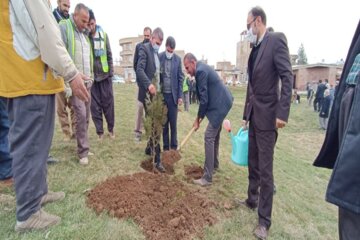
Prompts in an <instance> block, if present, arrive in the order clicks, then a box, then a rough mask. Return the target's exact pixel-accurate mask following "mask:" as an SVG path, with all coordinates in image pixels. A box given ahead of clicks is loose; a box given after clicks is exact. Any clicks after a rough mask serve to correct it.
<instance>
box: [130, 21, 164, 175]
mask: <svg viewBox="0 0 360 240" xmlns="http://www.w3.org/2000/svg"><path fill="white" fill-rule="evenodd" d="M163 38H164V34H163V31H162V30H161V28H156V29H155V30H154V32H153V33H152V35H151V38H150V42H148V43H145V44H142V45H141V46H140V49H139V54H138V55H139V57H138V61H137V65H136V76H137V80H138V85H139V96H138V99H139V101H141V102H142V103H143V105H144V107H145V112H146V111H147V109H146V105H145V99H146V93H147V92H149V94H150V96H154V95H156V93H157V92H160V90H161V89H160V84H159V83H156V84H155V85H154V84H153V83H152V80H153V78H155V79H158V80H160V60H159V56H158V52H159V49H160V46H161V44H162V41H163ZM150 98H151V97H150ZM152 133H153V134H151V135H150V139H149V141H148V144H147V147H146V149H145V153H146V154H148V155H151V149H152V148H153V149H155V168H156V169H157V170H159V171H160V172H165V169H164V167H163V165H162V164H161V161H160V144H159V142H160V136H158V135H157V134H156V133H154V131H152ZM154 138H156V141H155V142H157V145H156V146H152V143H153V139H154Z"/></svg>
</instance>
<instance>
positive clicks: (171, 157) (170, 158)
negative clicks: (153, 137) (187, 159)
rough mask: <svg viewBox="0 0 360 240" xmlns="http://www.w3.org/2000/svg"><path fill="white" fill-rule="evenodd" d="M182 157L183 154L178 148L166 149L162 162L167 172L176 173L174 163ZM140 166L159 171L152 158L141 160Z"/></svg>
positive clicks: (151, 170)
mask: <svg viewBox="0 0 360 240" xmlns="http://www.w3.org/2000/svg"><path fill="white" fill-rule="evenodd" d="M180 159H181V155H180V153H179V152H178V151H176V150H170V151H164V152H163V153H162V154H161V162H162V164H163V166H164V168H165V170H166V173H167V174H174V173H175V170H174V164H175V163H176V162H177V161H179V160H180ZM140 166H141V167H142V168H143V169H144V170H146V171H148V172H154V173H157V172H158V171H157V170H156V169H154V164H153V162H152V158H149V159H147V160H144V161H142V162H141V164H140Z"/></svg>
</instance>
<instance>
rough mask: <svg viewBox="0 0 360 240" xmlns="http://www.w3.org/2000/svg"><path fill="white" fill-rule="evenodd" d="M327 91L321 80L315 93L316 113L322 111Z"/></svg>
mask: <svg viewBox="0 0 360 240" xmlns="http://www.w3.org/2000/svg"><path fill="white" fill-rule="evenodd" d="M325 89H326V85H325V84H324V83H323V82H322V80H321V79H320V80H319V85H318V87H317V90H316V93H315V99H314V111H315V112H316V111H318V112H320V111H321V106H322V101H323V100H324V92H325Z"/></svg>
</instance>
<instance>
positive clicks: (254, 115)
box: [239, 7, 293, 239]
mask: <svg viewBox="0 0 360 240" xmlns="http://www.w3.org/2000/svg"><path fill="white" fill-rule="evenodd" d="M247 29H248V35H247V39H248V41H249V42H250V44H251V45H252V50H251V54H250V56H249V61H248V73H249V84H248V88H247V96H246V102H245V108H244V115H243V120H244V127H248V123H250V124H249V186H248V198H247V199H246V200H245V201H240V202H239V203H240V204H242V205H244V206H246V207H247V208H250V209H252V210H255V209H256V208H258V216H259V222H258V225H257V227H256V228H255V230H254V234H255V236H256V237H257V238H259V239H266V238H267V235H268V230H269V228H270V225H271V211H272V201H273V195H274V180H273V155H274V147H275V142H276V139H277V135H278V133H277V129H278V128H283V127H285V125H286V123H287V120H288V116H289V110H290V100H291V94H292V92H291V90H292V84H293V75H292V69H291V63H290V57H289V56H290V55H289V49H288V46H287V41H286V37H285V35H284V34H283V33H279V32H276V33H275V32H268V31H267V30H266V14H265V12H264V10H263V9H262V8H260V7H254V8H252V9H251V10H250V12H249V14H248V18H247ZM279 80H281V90H280V91H279Z"/></svg>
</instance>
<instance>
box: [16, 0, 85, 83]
mask: <svg viewBox="0 0 360 240" xmlns="http://www.w3.org/2000/svg"><path fill="white" fill-rule="evenodd" d="M23 1H24V3H25V6H26V8H27V10H28V12H29V15H30V17H31V20H32V23H33V25H34V27H35V30H36V33H37V43H38V44H37V45H38V47H39V50H40V54H41V60H42V61H43V62H44V63H46V64H47V65H49V67H51V68H52V69H54V70H55V71H56V72H57V73H59V74H60V75H61V76H63V78H64V80H65V81H66V82H69V81H71V80H73V79H74V78H75V77H76V75H78V73H79V72H78V70H77V69H76V67H75V65H74V63H73V61H72V60H71V58H70V56H69V54H68V52H67V50H66V48H65V47H64V43H63V41H62V40H61V37H60V32H59V27H58V24H57V22H56V20H55V18H54V16H53V15H52V12H51V10H50V9H49V8H48V6H47V5H46V3H45V1H30V0H23Z"/></svg>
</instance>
